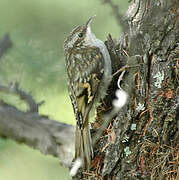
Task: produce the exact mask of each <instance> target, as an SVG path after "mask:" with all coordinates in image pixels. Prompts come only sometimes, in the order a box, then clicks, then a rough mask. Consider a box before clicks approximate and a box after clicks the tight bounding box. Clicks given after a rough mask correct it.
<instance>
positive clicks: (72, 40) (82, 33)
mask: <svg viewBox="0 0 179 180" xmlns="http://www.w3.org/2000/svg"><path fill="white" fill-rule="evenodd" d="M95 17H96V16H92V17H91V18H90V19H89V20H88V21H87V22H86V23H85V24H83V25H81V26H78V27H76V28H75V29H73V30H72V32H71V33H70V34H69V36H68V37H67V39H66V40H65V42H64V48H65V51H68V50H69V49H71V48H78V47H83V46H90V44H92V41H94V40H95V39H96V37H95V35H94V34H93V33H92V32H91V28H90V24H91V22H92V21H93V19H94V18H95Z"/></svg>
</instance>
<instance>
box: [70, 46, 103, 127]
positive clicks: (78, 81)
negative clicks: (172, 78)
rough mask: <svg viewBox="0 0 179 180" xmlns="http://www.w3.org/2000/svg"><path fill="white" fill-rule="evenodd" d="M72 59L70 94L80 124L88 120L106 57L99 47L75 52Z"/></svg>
mask: <svg viewBox="0 0 179 180" xmlns="http://www.w3.org/2000/svg"><path fill="white" fill-rule="evenodd" d="M71 60H73V61H75V66H74V67H73V68H72V69H71V74H68V75H71V77H70V78H69V79H71V82H70V83H69V90H70V96H71V100H72V103H73V108H74V112H75V115H76V119H77V121H78V124H79V126H82V125H83V126H84V125H85V123H88V122H87V119H88V118H87V117H88V114H89V112H90V110H91V108H92V105H93V103H94V100H95V98H96V94H97V91H98V87H99V84H100V81H101V79H102V76H103V73H104V70H103V67H104V59H103V55H102V53H101V52H100V50H99V48H92V49H90V50H89V49H87V51H86V52H85V51H84V50H83V51H82V52H81V53H80V52H77V53H74V54H73V55H72V56H71Z"/></svg>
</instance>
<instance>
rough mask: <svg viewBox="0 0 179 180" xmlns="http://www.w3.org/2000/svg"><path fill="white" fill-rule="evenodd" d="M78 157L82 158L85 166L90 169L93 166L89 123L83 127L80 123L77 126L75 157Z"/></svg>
mask: <svg viewBox="0 0 179 180" xmlns="http://www.w3.org/2000/svg"><path fill="white" fill-rule="evenodd" d="M77 158H81V159H82V161H83V168H84V169H85V170H87V171H88V170H89V169H90V167H91V158H93V147H92V142H91V134H90V129H89V124H88V123H86V124H85V126H84V127H83V128H82V129H80V128H79V126H78V125H77V126H76V136H75V159H77Z"/></svg>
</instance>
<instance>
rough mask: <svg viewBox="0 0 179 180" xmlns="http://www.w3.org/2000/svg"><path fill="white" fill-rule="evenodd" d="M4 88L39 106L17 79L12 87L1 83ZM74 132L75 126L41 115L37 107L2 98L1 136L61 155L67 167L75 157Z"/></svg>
mask: <svg viewBox="0 0 179 180" xmlns="http://www.w3.org/2000/svg"><path fill="white" fill-rule="evenodd" d="M0 91H4V92H7V93H14V94H17V95H19V96H20V97H21V98H22V99H25V100H26V101H27V102H28V103H29V105H30V107H31V109H33V107H38V105H37V104H36V103H35V101H34V100H33V98H32V97H31V96H30V95H28V94H27V93H25V92H24V91H22V90H20V89H19V87H18V84H17V83H16V84H15V86H12V87H8V86H2V85H0ZM35 105H36V106H35ZM74 132H75V128H74V126H72V125H67V124H64V123H60V122H57V121H54V120H50V119H49V118H48V117H45V116H40V115H38V111H37V109H36V110H34V111H30V112H22V111H20V110H18V109H17V108H15V107H14V106H11V105H8V104H6V103H5V102H3V101H0V137H2V138H9V139H12V140H14V141H16V142H18V143H24V144H26V145H28V146H30V147H32V148H34V149H37V150H39V151H41V152H42V153H44V154H50V155H52V156H55V157H58V158H59V159H60V161H61V163H62V165H64V166H67V167H70V165H71V162H72V160H73V158H74V142H75V141H74V134H75V133H74Z"/></svg>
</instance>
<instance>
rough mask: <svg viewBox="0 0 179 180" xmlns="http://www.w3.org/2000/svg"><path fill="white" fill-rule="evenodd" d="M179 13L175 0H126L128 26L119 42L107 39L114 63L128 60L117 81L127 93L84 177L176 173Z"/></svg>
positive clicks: (164, 176)
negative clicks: (125, 102)
mask: <svg viewBox="0 0 179 180" xmlns="http://www.w3.org/2000/svg"><path fill="white" fill-rule="evenodd" d="M178 18H179V3H178V1H176V0H170V1H165V0H160V1H159V0H137V1H136V0H135V1H131V4H130V6H129V9H128V11H127V13H126V16H125V18H124V21H125V22H126V24H127V25H128V31H126V32H124V33H123V34H122V36H121V40H120V42H119V43H117V42H115V41H112V40H110V42H109V40H108V42H107V45H108V49H109V51H110V54H111V57H112V58H113V63H116V62H118V66H119V67H122V66H123V65H124V64H128V65H129V66H131V68H127V70H126V71H127V73H125V75H124V77H123V83H122V88H123V89H124V90H125V91H126V92H128V95H129V98H128V102H127V104H126V105H125V107H124V108H123V109H122V110H121V111H120V112H119V113H118V114H117V116H116V118H113V120H112V121H111V125H110V126H109V127H108V129H107V130H106V131H105V132H104V136H103V138H101V140H100V142H99V143H98V144H97V147H96V157H95V159H94V167H93V171H92V173H90V174H88V177H91V178H92V177H93V179H116V180H118V179H122V180H124V179H157V180H158V179H161V180H163V179H177V178H179V174H178V172H179V169H178V162H179V131H178V127H179V116H178V115H179V113H178V111H179V102H178V101H179V100H178V98H179V75H178V70H179V64H178V63H179V22H178ZM136 65H138V66H139V67H135V66H136ZM116 66H117V65H114V67H115V68H116ZM113 70H114V72H115V71H116V69H114V68H113ZM115 84H116V83H115V79H114V80H113V82H112V85H111V89H110V90H111V91H110V92H109V95H110V96H109V97H107V98H106V103H105V104H108V105H109V106H110V103H108V102H109V101H110V99H111V96H112V94H114V91H113V90H115ZM116 89H117V87H116ZM109 106H108V107H105V106H104V107H103V109H108V108H109V109H110V107H109ZM114 139H115V140H114ZM101 149H102V150H101ZM84 179H85V178H84Z"/></svg>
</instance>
